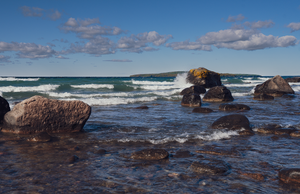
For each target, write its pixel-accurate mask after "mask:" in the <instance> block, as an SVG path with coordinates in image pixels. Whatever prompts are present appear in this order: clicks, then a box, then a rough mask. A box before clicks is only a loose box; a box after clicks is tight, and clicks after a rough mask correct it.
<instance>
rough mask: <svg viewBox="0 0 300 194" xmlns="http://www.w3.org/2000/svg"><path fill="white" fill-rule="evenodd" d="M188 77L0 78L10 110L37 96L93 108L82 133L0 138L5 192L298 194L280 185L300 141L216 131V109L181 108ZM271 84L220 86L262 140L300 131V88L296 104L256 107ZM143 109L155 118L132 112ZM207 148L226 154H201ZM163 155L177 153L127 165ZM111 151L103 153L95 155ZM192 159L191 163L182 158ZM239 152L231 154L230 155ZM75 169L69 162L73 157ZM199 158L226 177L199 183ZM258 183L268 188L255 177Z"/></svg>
mask: <svg viewBox="0 0 300 194" xmlns="http://www.w3.org/2000/svg"><path fill="white" fill-rule="evenodd" d="M183 78H184V76H182V77H180V76H179V77H178V78H176V79H170V78H167V79H166V78H157V79H156V78H149V79H132V78H1V79H0V91H1V92H2V96H3V97H4V98H6V99H7V100H8V101H9V103H10V105H11V107H13V104H14V102H18V101H21V100H23V99H25V98H28V97H30V96H32V95H43V96H46V97H49V98H54V99H61V100H72V99H79V100H83V101H84V102H86V103H88V104H90V105H91V106H92V114H91V116H90V118H89V120H88V121H87V123H86V125H85V126H84V132H82V133H74V134H52V136H53V140H52V141H51V142H45V143H37V142H29V141H26V138H27V136H17V135H12V134H3V133H0V164H1V165H0V171H1V173H0V191H1V192H2V193H71V192H72V193H171V192H176V193H299V192H300V190H299V189H297V188H289V187H287V186H286V185H283V184H282V183H281V182H280V181H279V180H278V171H279V170H280V169H282V168H289V167H298V168H299V167H300V166H299V159H300V138H293V137H290V136H288V135H282V136H275V135H262V134H259V133H256V134H255V135H254V136H246V137H245V136H239V135H238V133H237V132H234V131H222V130H213V129H211V128H210V126H211V124H212V123H213V122H214V121H215V120H216V119H218V118H219V117H221V116H224V115H228V114H233V113H237V112H223V111H219V109H218V107H219V105H220V103H205V102H204V103H203V104H202V107H207V108H211V109H213V110H214V112H212V113H209V114H201V113H192V110H193V108H189V107H181V105H180V100H181V96H180V95H179V92H180V91H181V90H182V89H184V88H185V87H188V86H189V84H186V83H185V82H184V79H183ZM267 79H268V77H241V78H226V79H223V80H222V82H223V84H224V85H225V86H227V87H228V88H229V89H230V90H231V92H232V94H233V96H234V98H235V101H234V103H241V104H246V105H248V106H250V107H251V110H249V111H244V112H238V113H239V114H244V115H246V116H247V117H248V119H249V120H250V123H251V125H252V127H253V129H254V131H256V128H258V127H259V126H261V125H264V124H270V123H274V124H280V125H282V126H284V127H288V126H293V127H295V128H297V129H300V122H299V118H300V114H299V113H300V110H299V108H300V103H299V102H300V100H299V99H300V84H291V85H292V87H293V89H294V90H295V92H296V94H295V98H284V97H280V98H275V100H274V101H255V100H253V99H252V98H253V96H252V95H253V88H254V87H255V86H256V85H257V84H260V83H262V82H263V81H265V80H267ZM141 105H146V106H148V107H149V109H146V110H144V109H135V108H136V107H138V106H141ZM206 146H212V147H214V148H215V149H216V150H221V151H220V152H218V153H223V154H225V155H216V154H207V153H206V154H204V153H200V152H199V150H202V149H203V148H205V147H206ZM145 148H162V149H165V150H167V151H168V152H169V154H171V156H170V157H169V158H168V159H165V160H161V161H154V162H153V161H152V162H149V161H139V160H133V159H130V158H129V156H130V154H131V153H133V152H135V151H139V150H142V149H145ZM100 149H105V150H106V151H107V152H106V153H105V154H100V153H97V151H98V150H100ZM180 150H188V151H190V152H191V154H192V155H191V156H190V157H185V158H178V157H176V152H177V151H180ZM227 150H234V152H227ZM74 155H76V156H78V158H79V159H78V160H77V161H75V162H73V163H70V162H69V161H68V160H69V158H70V157H72V156H74ZM203 158H215V159H219V160H223V161H225V162H227V163H228V164H229V165H230V170H229V172H228V173H227V174H226V175H201V174H197V173H194V172H193V171H192V170H191V169H190V166H191V164H192V163H193V162H194V161H201V160H203ZM253 174H254V175H260V177H263V179H258V178H255V177H253V176H251V175H253Z"/></svg>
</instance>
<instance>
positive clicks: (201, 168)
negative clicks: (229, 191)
mask: <svg viewBox="0 0 300 194" xmlns="http://www.w3.org/2000/svg"><path fill="white" fill-rule="evenodd" d="M190 169H191V170H192V171H193V172H196V173H200V174H210V175H218V174H225V173H227V172H228V170H229V169H230V166H229V164H227V163H226V162H224V161H222V160H215V159H203V160H201V161H199V162H193V163H192V165H191V166H190Z"/></svg>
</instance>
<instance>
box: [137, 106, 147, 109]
mask: <svg viewBox="0 0 300 194" xmlns="http://www.w3.org/2000/svg"><path fill="white" fill-rule="evenodd" d="M135 109H149V107H148V106H139V107H136V108H135Z"/></svg>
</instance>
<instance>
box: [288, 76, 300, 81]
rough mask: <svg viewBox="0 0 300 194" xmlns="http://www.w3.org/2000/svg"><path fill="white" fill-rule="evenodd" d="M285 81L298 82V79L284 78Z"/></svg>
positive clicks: (299, 78) (299, 79)
mask: <svg viewBox="0 0 300 194" xmlns="http://www.w3.org/2000/svg"><path fill="white" fill-rule="evenodd" d="M285 81H287V82H300V77H289V78H285Z"/></svg>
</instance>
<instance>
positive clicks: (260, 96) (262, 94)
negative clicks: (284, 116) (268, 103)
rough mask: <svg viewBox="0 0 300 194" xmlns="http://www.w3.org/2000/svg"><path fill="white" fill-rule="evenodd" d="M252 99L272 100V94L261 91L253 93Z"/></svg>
mask: <svg viewBox="0 0 300 194" xmlns="http://www.w3.org/2000/svg"><path fill="white" fill-rule="evenodd" d="M253 100H274V96H270V95H268V94H265V93H261V94H258V95H255V96H254V97H253Z"/></svg>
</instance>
